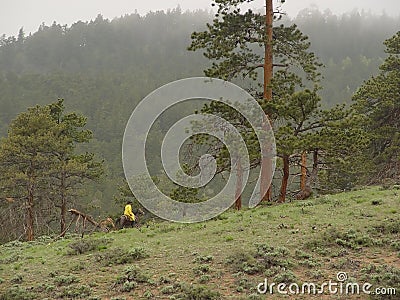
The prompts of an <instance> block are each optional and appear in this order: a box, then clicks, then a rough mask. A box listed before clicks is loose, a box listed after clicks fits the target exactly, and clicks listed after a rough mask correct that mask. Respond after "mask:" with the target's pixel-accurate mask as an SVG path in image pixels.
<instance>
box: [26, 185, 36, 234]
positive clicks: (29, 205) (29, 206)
mask: <svg viewBox="0 0 400 300" xmlns="http://www.w3.org/2000/svg"><path fill="white" fill-rule="evenodd" d="M25 218H26V220H25V221H26V239H27V240H28V241H33V239H34V237H35V234H34V217H33V187H32V185H31V184H29V187H28V198H27V202H26V217H25Z"/></svg>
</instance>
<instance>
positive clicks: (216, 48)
mask: <svg viewBox="0 0 400 300" xmlns="http://www.w3.org/2000/svg"><path fill="white" fill-rule="evenodd" d="M245 2H252V1H247V0H235V1H233V0H218V1H215V3H214V5H215V4H217V5H218V13H217V14H216V18H215V19H214V21H213V24H207V30H206V31H203V32H199V33H198V32H194V33H193V34H192V44H191V45H190V47H189V50H197V49H205V52H204V55H205V56H206V57H207V58H208V59H210V60H212V66H211V68H209V69H207V70H206V71H205V74H206V76H211V77H218V78H222V79H226V80H232V79H234V78H241V79H251V80H253V82H252V83H250V88H249V91H250V92H251V93H252V94H253V95H254V96H255V98H256V99H258V100H259V102H260V104H261V105H262V106H263V107H266V106H267V105H268V103H269V102H270V101H275V98H276V99H279V98H282V97H284V96H285V95H286V94H287V92H286V91H285V88H286V87H288V86H289V87H292V91H293V92H294V90H295V87H296V86H297V87H304V84H303V83H302V77H300V76H299V75H297V74H298V73H299V71H302V72H303V75H304V77H305V78H306V79H307V80H310V81H311V83H317V81H318V77H319V73H318V71H317V69H318V67H319V66H320V64H319V63H318V61H317V60H316V58H315V56H314V54H313V53H312V52H309V51H308V49H309V46H310V44H309V42H308V41H307V37H306V36H304V35H303V34H302V33H301V32H300V31H299V30H298V29H297V27H296V25H292V26H288V27H286V26H284V25H280V26H277V27H274V28H272V26H273V24H272V19H273V16H274V12H273V9H272V1H266V15H262V14H260V13H256V12H253V11H252V10H248V11H247V12H245V13H242V12H241V8H240V6H241V5H242V4H243V3H245ZM273 60H274V61H273ZM273 66H279V67H284V70H280V71H277V72H276V73H275V75H274V78H271V75H272V68H273ZM259 69H263V80H262V82H260V81H258V80H257V79H258V76H259ZM203 111H204V112H209V113H215V114H220V115H221V114H222V115H225V118H226V117H228V118H227V119H228V120H230V121H231V120H232V119H233V118H234V117H232V112H233V110H232V109H226V108H224V107H223V106H222V105H212V106H208V107H205V109H204V110H203ZM224 112H225V113H224ZM226 112H229V113H228V115H231V117H229V116H227V114H226ZM246 131H247V132H246ZM250 132H251V131H250ZM250 132H249V131H248V130H243V127H242V134H243V135H244V136H252V137H254V135H253V134H251V133H250ZM247 140H248V139H247ZM254 150H256V149H254ZM262 150H263V151H261V152H262V153H264V152H265V151H264V149H262ZM278 150H279V149H278ZM259 153H260V152H259ZM258 160H259V162H260V164H259V165H261V191H260V192H261V194H263V195H264V194H265V189H266V188H268V187H266V185H267V182H268V180H267V174H268V169H270V167H271V164H270V163H268V161H269V160H268V159H265V158H264V156H261V159H258ZM288 163H289V162H288V160H287V159H286V156H284V157H283V164H284V166H283V169H284V170H288V168H289V166H288V165H287V164H288ZM255 165H257V164H255ZM238 166H239V165H238ZM232 167H233V166H232ZM239 167H240V166H239ZM239 169H241V168H239ZM284 173H285V174H286V173H287V172H284ZM239 177H240V176H239ZM238 184H240V181H238ZM282 188H283V187H282ZM266 198H267V199H270V193H267V197H266ZM283 199H284V198H283Z"/></svg>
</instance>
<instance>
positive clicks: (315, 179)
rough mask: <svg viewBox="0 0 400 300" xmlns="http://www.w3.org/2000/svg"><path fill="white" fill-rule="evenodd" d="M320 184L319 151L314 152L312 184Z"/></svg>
mask: <svg viewBox="0 0 400 300" xmlns="http://www.w3.org/2000/svg"><path fill="white" fill-rule="evenodd" d="M317 182H318V149H315V150H314V152H313V167H312V171H311V183H313V184H315V183H317Z"/></svg>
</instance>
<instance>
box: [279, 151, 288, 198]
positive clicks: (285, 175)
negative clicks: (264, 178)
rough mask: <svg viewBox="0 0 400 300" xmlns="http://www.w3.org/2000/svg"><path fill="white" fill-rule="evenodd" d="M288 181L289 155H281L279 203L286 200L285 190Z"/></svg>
mask: <svg viewBox="0 0 400 300" xmlns="http://www.w3.org/2000/svg"><path fill="white" fill-rule="evenodd" d="M288 181H289V155H288V154H284V155H283V177H282V183H281V192H280V194H279V202H285V200H286V190H287V186H288Z"/></svg>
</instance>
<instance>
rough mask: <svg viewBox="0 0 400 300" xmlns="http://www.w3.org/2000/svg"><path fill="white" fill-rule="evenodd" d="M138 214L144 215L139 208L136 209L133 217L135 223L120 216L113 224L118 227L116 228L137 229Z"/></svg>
mask: <svg viewBox="0 0 400 300" xmlns="http://www.w3.org/2000/svg"><path fill="white" fill-rule="evenodd" d="M139 214H140V215H142V216H143V215H144V211H143V210H141V209H140V208H139V209H138V211H137V212H136V213H134V215H135V221H131V220H129V218H128V217H127V216H125V215H122V216H120V217H119V218H117V219H116V220H115V224H116V225H118V228H120V229H121V228H127V227H131V228H133V227H137V228H138V227H139V217H138V216H139Z"/></svg>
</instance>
